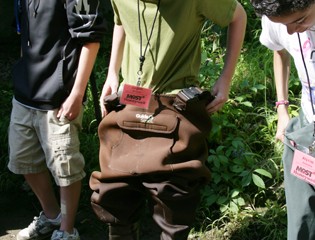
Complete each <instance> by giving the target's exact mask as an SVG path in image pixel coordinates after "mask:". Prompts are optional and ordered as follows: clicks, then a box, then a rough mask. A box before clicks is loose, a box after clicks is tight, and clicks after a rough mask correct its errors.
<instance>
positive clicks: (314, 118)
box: [297, 33, 315, 152]
mask: <svg viewBox="0 0 315 240" xmlns="http://www.w3.org/2000/svg"><path fill="white" fill-rule="evenodd" d="M297 35H298V39H299V45H300V51H301V56H302V61H303V65H304V69H305V73H306V78H307V84H308V88H309V93H310V100H311V105H312V110H313V123H314V132H313V138H314V141H313V143H312V144H311V145H310V146H309V150H310V152H314V151H315V109H314V103H313V96H312V89H311V81H310V76H309V74H308V70H307V67H306V63H305V59H304V54H303V49H302V44H301V37H300V34H299V33H297Z"/></svg>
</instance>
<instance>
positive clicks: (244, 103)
mask: <svg viewBox="0 0 315 240" xmlns="http://www.w3.org/2000/svg"><path fill="white" fill-rule="evenodd" d="M241 104H242V105H244V106H246V107H253V104H252V103H251V102H249V101H245V102H241Z"/></svg>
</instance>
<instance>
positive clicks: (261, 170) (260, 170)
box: [254, 168, 272, 178]
mask: <svg viewBox="0 0 315 240" xmlns="http://www.w3.org/2000/svg"><path fill="white" fill-rule="evenodd" d="M254 172H256V173H259V174H260V175H263V176H265V177H268V178H272V175H271V173H270V172H268V171H266V170H265V169H262V168H258V169H255V170H254Z"/></svg>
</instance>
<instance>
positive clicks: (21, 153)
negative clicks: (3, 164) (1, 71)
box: [8, 99, 85, 186]
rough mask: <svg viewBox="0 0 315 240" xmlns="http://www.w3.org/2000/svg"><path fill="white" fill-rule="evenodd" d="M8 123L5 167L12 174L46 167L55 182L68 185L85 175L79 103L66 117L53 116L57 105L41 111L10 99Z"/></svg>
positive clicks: (42, 169)
mask: <svg viewBox="0 0 315 240" xmlns="http://www.w3.org/2000/svg"><path fill="white" fill-rule="evenodd" d="M12 105H13V108H12V113H11V121H10V126H9V157H10V161H9V164H8V168H9V169H10V170H11V171H12V172H13V173H15V174H32V173H39V172H42V171H44V170H46V169H47V168H48V169H49V170H50V172H51V173H52V176H53V177H54V179H55V182H56V184H57V185H58V186H68V185H70V184H72V183H74V182H76V181H79V180H81V179H82V178H84V177H85V172H84V157H83V155H82V154H81V152H80V141H79V136H78V135H79V131H80V130H81V124H82V116H83V106H82V109H81V112H80V115H79V116H78V117H77V118H76V119H74V120H72V121H69V120H68V119H66V118H64V117H63V118H60V119H58V118H57V117H56V114H57V111H58V109H55V110H52V111H41V110H37V109H32V108H28V107H25V106H24V105H22V104H20V103H18V102H17V101H16V100H15V99H13V101H12Z"/></svg>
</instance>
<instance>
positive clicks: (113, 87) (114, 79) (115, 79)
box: [100, 74, 119, 117]
mask: <svg viewBox="0 0 315 240" xmlns="http://www.w3.org/2000/svg"><path fill="white" fill-rule="evenodd" d="M118 84H119V76H117V75H116V74H108V76H107V80H106V81H105V84H104V86H103V89H102V93H101V97H100V106H101V112H102V117H105V116H106V114H107V111H106V108H105V105H104V99H105V97H106V96H108V95H111V94H114V93H116V92H117V89H118Z"/></svg>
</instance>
